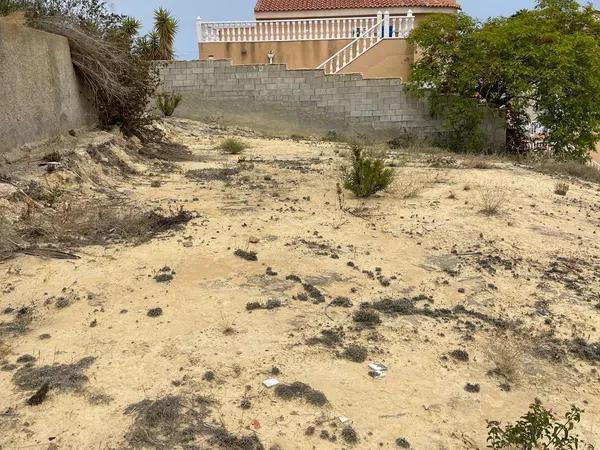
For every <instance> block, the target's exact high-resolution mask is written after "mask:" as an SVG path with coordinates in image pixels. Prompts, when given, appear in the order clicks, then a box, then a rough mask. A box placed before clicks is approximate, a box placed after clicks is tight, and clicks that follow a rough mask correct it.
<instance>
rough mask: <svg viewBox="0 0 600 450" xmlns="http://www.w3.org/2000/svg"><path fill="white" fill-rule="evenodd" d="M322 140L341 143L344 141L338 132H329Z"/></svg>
mask: <svg viewBox="0 0 600 450" xmlns="http://www.w3.org/2000/svg"><path fill="white" fill-rule="evenodd" d="M322 140H323V141H325V142H340V141H342V140H343V139H342V137H341V136H340V135H339V134H338V132H337V131H335V130H329V131H328V132H327V133H325V136H323V139H322Z"/></svg>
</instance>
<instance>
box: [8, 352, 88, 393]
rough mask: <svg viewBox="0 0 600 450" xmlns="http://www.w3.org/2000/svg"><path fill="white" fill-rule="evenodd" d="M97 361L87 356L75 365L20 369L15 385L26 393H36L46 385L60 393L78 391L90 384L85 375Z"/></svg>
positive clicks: (14, 379) (14, 380)
mask: <svg viewBox="0 0 600 450" xmlns="http://www.w3.org/2000/svg"><path fill="white" fill-rule="evenodd" d="M94 361H96V358H94V357H93V356H87V357H85V358H82V359H81V360H80V361H78V362H76V363H73V364H54V365H52V366H42V367H27V366H24V367H22V368H20V369H19V370H18V371H17V372H16V373H15V375H14V377H13V382H14V383H15V385H16V386H17V387H18V388H19V389H21V390H24V391H35V390H37V389H40V388H41V387H42V386H44V385H45V384H46V383H47V384H48V385H49V387H50V388H52V389H56V390H60V391H78V390H81V389H82V388H83V386H84V385H85V384H86V383H87V382H88V380H89V379H88V377H87V376H86V375H85V374H84V373H83V371H84V370H86V369H88V368H89V367H90V366H91V365H92V364H93V363H94Z"/></svg>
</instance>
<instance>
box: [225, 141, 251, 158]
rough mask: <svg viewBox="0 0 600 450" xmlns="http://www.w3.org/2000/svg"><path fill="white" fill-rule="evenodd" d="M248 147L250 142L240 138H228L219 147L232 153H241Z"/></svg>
mask: <svg viewBox="0 0 600 450" xmlns="http://www.w3.org/2000/svg"><path fill="white" fill-rule="evenodd" d="M248 147H249V145H248V144H246V143H245V142H244V141H242V140H241V139H238V138H227V139H224V140H223V142H221V143H220V144H219V148H220V149H221V150H223V151H224V152H225V153H228V154H230V155H239V154H240V153H242V152H243V151H244V150H246V149H247V148H248Z"/></svg>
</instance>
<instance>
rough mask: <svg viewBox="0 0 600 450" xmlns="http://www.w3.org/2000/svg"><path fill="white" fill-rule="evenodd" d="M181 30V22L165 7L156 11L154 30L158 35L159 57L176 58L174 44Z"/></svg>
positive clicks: (164, 58) (165, 58) (163, 58)
mask: <svg viewBox="0 0 600 450" xmlns="http://www.w3.org/2000/svg"><path fill="white" fill-rule="evenodd" d="M178 30H179V23H178V22H177V19H175V18H174V17H173V16H172V15H171V13H170V12H169V11H168V10H166V9H165V8H159V9H157V10H156V11H154V31H155V33H156V34H157V35H158V40H159V51H158V59H162V60H172V59H174V58H175V53H174V51H173V44H174V43H175V35H176V34H177V31H178Z"/></svg>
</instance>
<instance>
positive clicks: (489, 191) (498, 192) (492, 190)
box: [480, 186, 508, 216]
mask: <svg viewBox="0 0 600 450" xmlns="http://www.w3.org/2000/svg"><path fill="white" fill-rule="evenodd" d="M507 199H508V196H507V192H506V189H505V188H504V186H489V187H484V188H483V190H482V191H481V193H480V201H481V212H482V213H483V214H485V215H487V216H495V215H497V214H499V213H500V211H501V210H502V208H503V207H504V204H505V203H506V201H507Z"/></svg>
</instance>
